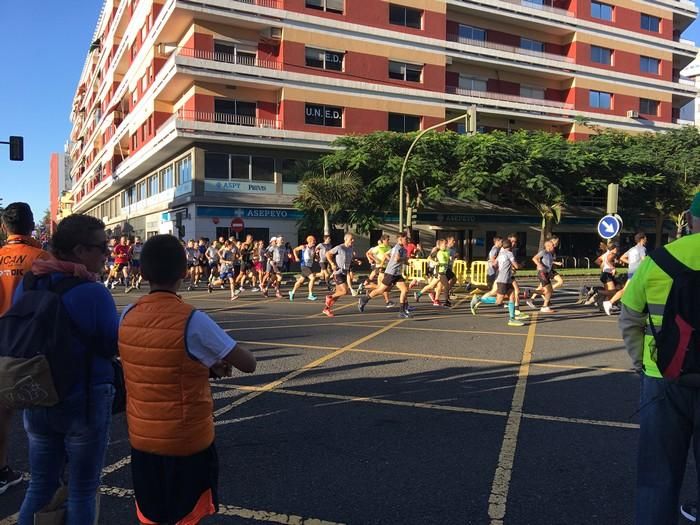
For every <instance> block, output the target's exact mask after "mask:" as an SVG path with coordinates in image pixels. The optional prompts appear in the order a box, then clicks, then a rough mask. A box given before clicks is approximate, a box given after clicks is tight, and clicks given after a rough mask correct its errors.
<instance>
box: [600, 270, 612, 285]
mask: <svg viewBox="0 0 700 525" xmlns="http://www.w3.org/2000/svg"><path fill="white" fill-rule="evenodd" d="M600 282H601V283H603V284H606V283H611V282H615V276H614V275H613V274H611V273H608V272H602V273H601V274H600Z"/></svg>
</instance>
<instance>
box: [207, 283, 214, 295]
mask: <svg viewBox="0 0 700 525" xmlns="http://www.w3.org/2000/svg"><path fill="white" fill-rule="evenodd" d="M207 292H209V293H214V287H213V286H212V285H211V283H209V284H207Z"/></svg>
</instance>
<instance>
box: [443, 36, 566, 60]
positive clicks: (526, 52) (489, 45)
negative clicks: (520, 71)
mask: <svg viewBox="0 0 700 525" xmlns="http://www.w3.org/2000/svg"><path fill="white" fill-rule="evenodd" d="M447 40H449V41H450V42H457V43H459V44H466V45H468V46H477V47H484V48H487V49H495V50H497V51H505V52H506V53H517V54H520V55H528V56H532V57H537V58H546V59H548V60H557V61H559V62H567V63H569V64H573V63H575V62H576V61H575V60H574V59H573V58H571V57H567V56H563V55H555V54H554V53H546V52H544V51H532V50H530V49H523V48H522V47H515V46H507V45H505V44H496V43H495V42H486V41H484V40H472V39H471V38H465V37H463V36H459V35H455V34H449V35H447Z"/></svg>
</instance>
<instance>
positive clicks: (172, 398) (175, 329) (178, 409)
mask: <svg viewBox="0 0 700 525" xmlns="http://www.w3.org/2000/svg"><path fill="white" fill-rule="evenodd" d="M193 312H194V308H193V307H192V306H190V305H188V304H185V303H184V302H183V301H182V299H181V298H180V297H179V296H177V295H175V294H172V293H168V292H155V293H151V294H149V295H146V296H144V297H142V298H141V299H140V300H139V301H138V302H137V303H136V304H135V305H134V306H133V307H132V308H131V309H130V310H129V311H128V312H127V313H126V315H125V316H124V319H123V321H122V323H121V326H120V327H119V354H120V356H121V359H122V363H123V365H124V379H125V382H126V392H127V400H126V419H127V423H128V426H129V441H130V442H131V446H133V447H134V448H135V449H137V450H140V451H142V452H148V453H151V454H159V455H162V456H190V455H192V454H195V453H197V452H201V451H202V450H204V449H206V448H207V447H208V446H209V445H211V444H212V443H213V441H214V416H213V414H212V411H213V401H212V397H211V389H210V387H209V369H208V368H207V367H205V366H204V365H202V364H201V363H200V362H199V361H196V360H195V359H193V358H191V357H190V356H189V355H188V353H187V347H186V340H185V333H186V330H187V323H188V321H189V319H190V317H191V315H192V313H193Z"/></svg>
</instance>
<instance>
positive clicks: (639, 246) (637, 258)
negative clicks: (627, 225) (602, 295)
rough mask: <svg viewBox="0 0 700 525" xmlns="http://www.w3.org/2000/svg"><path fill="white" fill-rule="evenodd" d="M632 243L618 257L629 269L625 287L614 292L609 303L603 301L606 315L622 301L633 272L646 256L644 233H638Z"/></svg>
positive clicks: (645, 237)
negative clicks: (631, 245)
mask: <svg viewBox="0 0 700 525" xmlns="http://www.w3.org/2000/svg"><path fill="white" fill-rule="evenodd" d="M634 242H635V243H636V244H635V245H634V246H633V247H632V248H630V249H629V250H627V251H626V252H625V253H624V254H623V255H622V257H620V262H622V263H625V264H627V265H628V268H629V269H628V270H627V281H626V282H625V285H624V286H623V287H622V289H620V290H618V291H617V292H615V295H613V296H612V297H611V298H610V300H609V301H603V310H604V311H605V313H606V314H608V315H610V314H611V313H612V309H613V306H614V305H615V304H617V302H618V301H619V300H620V299H622V296H623V295H624V294H625V290H626V289H627V285H628V284H629V282H630V280H631V279H632V276H633V275H634V272H636V271H637V268H639V265H640V264H642V260H644V258H645V257H646V256H647V248H646V246H647V236H646V235H645V234H644V233H638V234H636V235H635V236H634Z"/></svg>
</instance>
